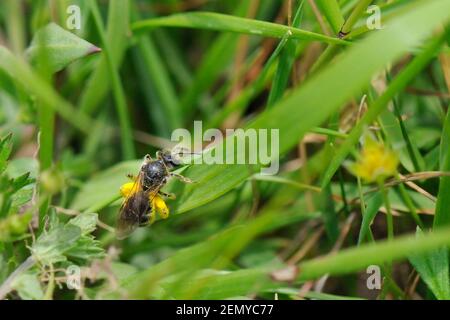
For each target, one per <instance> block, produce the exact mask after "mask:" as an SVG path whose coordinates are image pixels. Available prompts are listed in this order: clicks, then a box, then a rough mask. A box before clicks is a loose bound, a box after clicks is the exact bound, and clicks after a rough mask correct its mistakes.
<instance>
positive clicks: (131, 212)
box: [116, 172, 142, 239]
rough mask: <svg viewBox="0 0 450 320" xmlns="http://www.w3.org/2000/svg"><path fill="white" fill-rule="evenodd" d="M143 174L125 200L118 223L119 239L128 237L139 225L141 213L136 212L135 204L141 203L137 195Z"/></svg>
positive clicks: (140, 174)
mask: <svg viewBox="0 0 450 320" xmlns="http://www.w3.org/2000/svg"><path fill="white" fill-rule="evenodd" d="M141 181H142V173H141V172H140V173H139V175H138V177H137V178H136V180H135V182H134V184H133V187H132V188H131V191H130V193H129V194H128V196H127V197H126V198H125V199H124V201H123V203H122V205H121V207H120V210H119V216H118V218H117V223H116V236H117V238H118V239H124V238H126V237H128V236H129V235H130V234H131V233H132V232H133V231H134V230H135V229H136V228H137V227H138V225H139V212H136V208H135V203H136V201H139V199H138V197H137V195H138V193H139V191H140V190H141V188H142V186H141Z"/></svg>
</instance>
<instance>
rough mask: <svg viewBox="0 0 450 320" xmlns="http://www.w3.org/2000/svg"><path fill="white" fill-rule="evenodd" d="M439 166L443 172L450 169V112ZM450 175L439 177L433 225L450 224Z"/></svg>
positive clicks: (444, 130) (443, 136)
mask: <svg viewBox="0 0 450 320" xmlns="http://www.w3.org/2000/svg"><path fill="white" fill-rule="evenodd" d="M439 159H440V160H439V167H440V170H441V171H443V172H449V171H450V112H447V116H446V118H445V124H444V129H443V130H442V141H441V147H440V157H439ZM449 194H450V177H441V178H440V179H439V192H438V197H437V201H436V212H435V215H434V222H433V227H434V228H437V227H440V226H442V225H448V224H450V210H449V208H450V197H449Z"/></svg>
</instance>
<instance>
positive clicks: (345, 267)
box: [298, 227, 450, 280]
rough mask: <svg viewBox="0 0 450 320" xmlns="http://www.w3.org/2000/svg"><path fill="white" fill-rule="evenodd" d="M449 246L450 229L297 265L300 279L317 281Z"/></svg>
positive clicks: (398, 239) (367, 246)
mask: <svg viewBox="0 0 450 320" xmlns="http://www.w3.org/2000/svg"><path fill="white" fill-rule="evenodd" d="M449 245H450V228H449V227H444V228H442V229H439V230H436V231H433V232H430V233H429V234H426V235H424V236H423V237H419V238H418V237H416V236H415V235H408V236H400V237H397V238H395V240H392V241H388V240H384V241H379V242H377V243H371V244H365V245H361V246H359V247H357V248H350V249H345V250H342V251H340V252H339V253H338V254H335V255H329V256H324V257H319V258H315V259H312V260H309V261H305V262H303V263H301V264H300V265H299V270H300V273H299V275H298V279H299V280H310V279H317V278H319V277H321V276H322V275H324V274H330V275H338V274H346V273H351V272H356V271H359V270H361V269H364V268H366V267H367V266H369V265H381V264H383V263H386V262H391V261H395V260H401V259H404V258H407V257H409V256H411V255H413V254H422V253H425V252H429V251H432V250H435V249H437V248H440V247H443V246H449Z"/></svg>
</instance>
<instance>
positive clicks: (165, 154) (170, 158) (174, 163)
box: [156, 150, 180, 168]
mask: <svg viewBox="0 0 450 320" xmlns="http://www.w3.org/2000/svg"><path fill="white" fill-rule="evenodd" d="M156 156H157V158H158V159H160V160H162V161H164V164H165V165H166V166H167V167H168V168H175V167H178V166H179V165H180V158H179V156H178V155H177V154H174V153H172V152H171V151H170V150H162V151H158V152H157V153H156Z"/></svg>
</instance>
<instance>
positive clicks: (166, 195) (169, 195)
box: [158, 190, 177, 200]
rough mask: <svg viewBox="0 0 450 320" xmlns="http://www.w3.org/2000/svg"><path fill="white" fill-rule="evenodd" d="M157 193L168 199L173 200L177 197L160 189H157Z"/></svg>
mask: <svg viewBox="0 0 450 320" xmlns="http://www.w3.org/2000/svg"><path fill="white" fill-rule="evenodd" d="M158 193H159V194H160V195H162V196H164V197H166V198H168V199H170V200H175V199H176V198H177V196H176V195H175V194H173V193H167V192H164V191H161V190H159V191H158Z"/></svg>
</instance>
